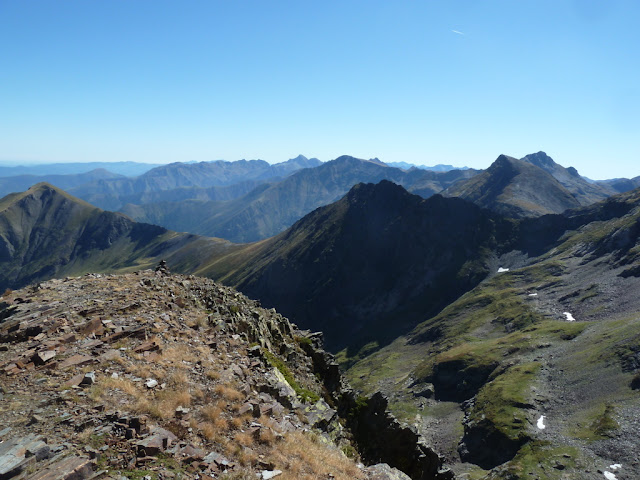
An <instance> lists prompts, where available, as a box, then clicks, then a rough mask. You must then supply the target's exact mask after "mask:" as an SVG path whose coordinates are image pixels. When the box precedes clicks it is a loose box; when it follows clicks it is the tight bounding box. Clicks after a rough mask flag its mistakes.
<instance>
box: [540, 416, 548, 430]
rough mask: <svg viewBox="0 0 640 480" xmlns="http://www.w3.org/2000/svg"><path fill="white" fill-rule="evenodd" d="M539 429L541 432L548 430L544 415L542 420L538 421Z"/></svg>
mask: <svg viewBox="0 0 640 480" xmlns="http://www.w3.org/2000/svg"><path fill="white" fill-rule="evenodd" d="M538 428H539V429H540V430H544V429H545V428H547V426H546V425H545V424H544V415H540V418H539V419H538Z"/></svg>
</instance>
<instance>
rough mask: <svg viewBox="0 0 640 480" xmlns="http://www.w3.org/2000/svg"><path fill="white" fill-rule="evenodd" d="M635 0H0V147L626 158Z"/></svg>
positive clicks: (632, 162)
mask: <svg viewBox="0 0 640 480" xmlns="http://www.w3.org/2000/svg"><path fill="white" fill-rule="evenodd" d="M639 21H640V2H637V1H634V0H630V1H615V0H614V1H606V2H605V1H589V0H575V1H568V0H567V1H562V0H554V1H544V0H538V1H517V0H510V1H480V0H470V1H410V2H409V1H376V0H366V1H349V0H341V1H336V2H333V1H323V2H309V1H303V0H299V1H295V2H281V1H264V0H263V1H240V0H239V1H226V0H225V1H214V0H208V1H180V2H178V1H171V2H169V1H163V0H135V1H131V0H109V1H91V0H82V1H63V0H56V1H53V0H51V1H39V0H29V1H23V0H0V160H2V161H23V162H26V161H30V162H34V161H38V162H40V161H47V162H49V161H126V160H133V161H143V162H158V163H165V162H171V161H192V160H196V161H202V160H213V159H226V160H236V159H240V158H262V159H265V160H267V161H270V162H279V161H284V160H286V159H288V158H291V157H294V156H296V155H297V154H299V153H302V154H304V155H306V156H315V157H318V158H320V159H321V160H330V159H333V158H335V157H337V156H339V155H342V154H350V155H354V156H357V157H361V158H370V157H378V158H380V159H381V160H383V161H390V162H391V161H406V162H411V163H417V164H427V165H434V164H438V163H448V164H454V165H459V166H462V165H467V166H470V167H476V168H486V167H487V166H488V165H489V164H490V163H491V162H492V161H493V160H494V159H495V158H496V157H497V156H498V155H499V154H501V153H505V154H508V155H512V156H516V157H522V156H524V155H525V154H527V153H532V152H536V151H539V150H544V151H545V152H547V153H548V154H549V155H551V156H552V157H553V158H554V159H555V160H556V161H557V162H559V163H561V164H562V165H564V166H574V167H576V168H577V169H578V170H579V171H580V173H582V174H583V175H586V176H589V177H591V178H612V177H620V176H626V177H633V176H637V175H640V162H639V159H640V113H639V112H640V53H639V52H640V28H638V22H639Z"/></svg>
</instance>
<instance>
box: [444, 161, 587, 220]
mask: <svg viewBox="0 0 640 480" xmlns="http://www.w3.org/2000/svg"><path fill="white" fill-rule="evenodd" d="M443 194H444V195H445V196H449V197H460V198H464V199H465V200H469V201H471V202H474V203H475V204H476V205H480V206H481V207H484V208H489V209H491V210H493V211H495V212H498V213H501V214H503V215H507V216H509V217H513V218H522V217H532V216H540V215H544V214H548V213H561V212H563V211H564V210H567V209H569V208H575V207H578V206H580V202H578V200H577V199H576V198H575V197H574V196H573V195H572V194H571V193H570V192H569V191H568V190H567V189H566V188H564V187H563V186H562V184H560V182H558V181H557V180H556V179H555V178H554V177H553V176H552V175H551V174H549V173H547V172H546V171H544V170H543V169H541V168H539V167H537V166H535V165H532V164H531V163H529V162H524V161H522V160H517V159H515V158H513V157H507V156H506V155H500V156H499V157H498V158H497V160H496V161H495V162H493V163H492V164H491V166H490V167H489V168H488V169H487V170H485V171H484V172H482V173H480V174H478V175H476V176H475V177H472V178H470V179H469V180H466V181H465V182H459V183H457V184H456V185H454V186H452V187H449V188H448V189H447V190H445V191H444V192H443Z"/></svg>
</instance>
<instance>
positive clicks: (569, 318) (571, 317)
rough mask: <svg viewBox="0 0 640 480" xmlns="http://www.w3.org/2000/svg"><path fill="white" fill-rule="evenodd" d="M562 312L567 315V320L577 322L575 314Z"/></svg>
mask: <svg viewBox="0 0 640 480" xmlns="http://www.w3.org/2000/svg"><path fill="white" fill-rule="evenodd" d="M562 314H563V315H564V316H565V317H567V322H575V321H576V319H575V318H573V315H571V314H570V313H569V312H562Z"/></svg>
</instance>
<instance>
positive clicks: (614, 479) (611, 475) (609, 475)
mask: <svg viewBox="0 0 640 480" xmlns="http://www.w3.org/2000/svg"><path fill="white" fill-rule="evenodd" d="M604 478H606V479H607V480H618V477H616V475H615V473H611V472H604Z"/></svg>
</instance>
